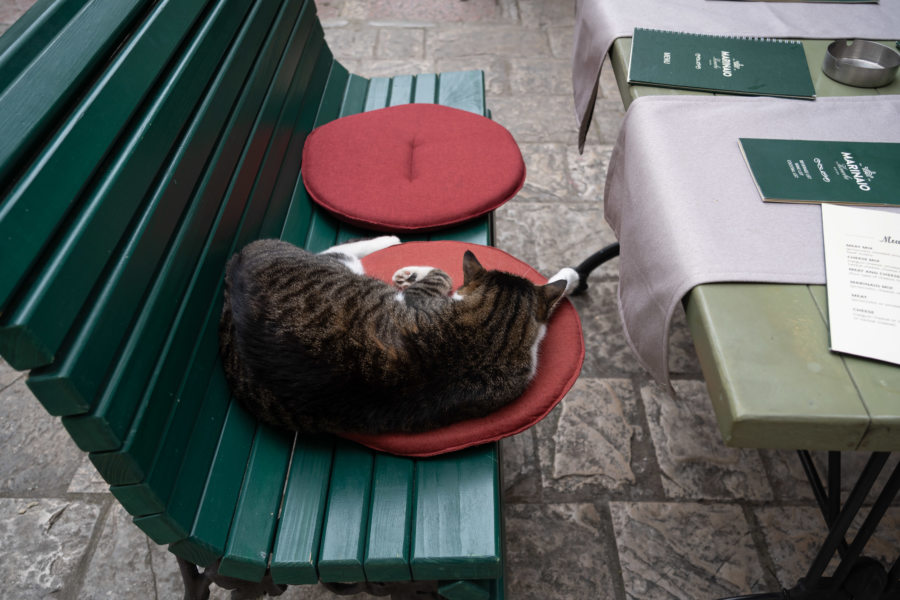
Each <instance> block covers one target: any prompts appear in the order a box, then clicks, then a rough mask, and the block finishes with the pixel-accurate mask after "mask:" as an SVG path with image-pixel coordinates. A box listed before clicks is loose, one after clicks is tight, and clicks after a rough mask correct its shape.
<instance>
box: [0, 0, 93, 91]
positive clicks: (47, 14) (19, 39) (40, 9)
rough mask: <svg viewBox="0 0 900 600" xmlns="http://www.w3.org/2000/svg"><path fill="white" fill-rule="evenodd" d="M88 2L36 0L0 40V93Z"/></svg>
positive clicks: (82, 0) (79, 0) (81, 0)
mask: <svg viewBox="0 0 900 600" xmlns="http://www.w3.org/2000/svg"><path fill="white" fill-rule="evenodd" d="M87 2H88V0H38V1H37V2H35V3H34V4H33V5H32V7H31V9H29V10H28V11H27V12H26V13H25V14H24V15H22V16H21V17H19V20H17V21H16V22H15V23H13V24H12V26H10V28H9V29H7V30H6V32H5V33H4V34H3V36H2V37H0V91H3V90H4V89H6V87H7V86H8V85H9V84H10V83H11V82H12V81H13V80H15V78H16V77H18V76H19V75H20V74H21V72H22V71H23V70H24V69H25V68H26V67H27V66H28V65H29V64H31V61H32V60H34V58H35V57H36V56H38V55H39V54H40V53H41V52H43V51H44V49H45V48H46V47H47V44H49V43H50V42H51V41H53V38H55V37H56V36H57V35H59V32H60V31H61V30H62V29H63V28H64V27H65V26H66V24H67V23H68V22H69V21H71V19H72V17H73V16H75V15H76V14H77V13H78V11H79V10H81V9H82V7H84V5H85V4H86V3H87Z"/></svg>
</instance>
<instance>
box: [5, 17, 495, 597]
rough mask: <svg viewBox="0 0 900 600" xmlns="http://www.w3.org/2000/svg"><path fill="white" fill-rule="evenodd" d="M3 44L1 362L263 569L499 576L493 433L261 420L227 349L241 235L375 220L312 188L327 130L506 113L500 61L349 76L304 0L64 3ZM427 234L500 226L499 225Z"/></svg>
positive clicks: (72, 424) (234, 566)
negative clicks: (454, 114) (385, 446)
mask: <svg viewBox="0 0 900 600" xmlns="http://www.w3.org/2000/svg"><path fill="white" fill-rule="evenodd" d="M0 51H2V52H3V54H2V55H0V130H2V131H4V135H3V136H2V137H0V190H2V200H0V257H2V260H0V269H2V270H0V354H2V355H3V356H4V357H5V359H6V360H7V361H8V362H9V363H10V364H12V365H13V366H14V367H16V368H18V369H31V374H30V377H29V379H28V385H29V387H30V388H31V389H32V391H33V392H34V393H35V395H36V396H37V398H38V399H39V400H40V402H41V403H42V404H43V405H44V407H45V408H46V409H47V411H48V412H50V413H51V414H53V415H57V416H61V417H62V422H63V424H64V426H65V428H66V429H67V430H68V432H69V433H70V434H71V436H72V439H73V440H74V441H75V442H76V444H78V446H79V447H80V448H81V449H83V450H85V451H87V452H89V453H90V458H91V460H92V462H93V464H94V465H95V466H96V467H97V469H98V471H99V472H100V473H101V475H102V476H103V477H104V478H105V479H106V481H107V482H109V483H110V485H111V491H112V493H113V494H114V495H115V496H116V498H117V499H118V500H119V501H120V502H121V504H122V505H123V506H124V507H125V508H126V509H127V510H128V511H129V513H130V514H132V515H134V517H135V522H136V523H137V524H138V525H139V526H140V527H141V528H142V529H143V530H144V531H145V532H147V534H148V535H150V537H151V538H152V539H153V540H154V541H156V542H157V543H160V544H171V546H170V549H171V550H172V551H173V552H174V553H175V554H177V555H179V556H182V557H184V558H187V559H188V560H191V561H192V562H194V563H196V564H200V565H207V564H210V563H212V562H214V561H215V560H217V559H220V558H221V559H222V563H221V565H220V568H219V572H220V573H221V574H223V575H232V576H236V577H241V578H244V579H249V580H259V579H260V578H261V577H262V576H263V574H264V573H265V571H266V568H267V566H268V565H269V563H270V559H271V570H272V574H273V576H274V577H275V579H276V581H278V582H283V583H312V582H314V581H316V580H317V579H318V578H321V579H322V580H325V581H360V580H365V579H369V580H377V581H391V580H408V579H410V578H416V579H446V578H452V579H459V578H463V579H496V578H498V577H499V576H500V568H501V566H500V563H499V556H500V548H499V546H500V515H499V497H498V488H499V482H498V480H497V478H498V472H497V449H496V445H490V446H485V447H482V448H476V449H473V450H469V451H467V452H462V453H456V454H453V455H449V456H445V457H439V458H435V459H428V460H418V461H416V460H411V459H402V458H397V457H391V456H386V455H380V454H377V453H373V452H371V451H369V450H366V449H363V448H360V447H358V446H356V445H353V444H350V443H347V442H342V441H338V442H335V440H334V439H332V438H330V437H322V438H314V439H295V438H294V436H291V435H287V434H285V433H282V432H277V431H274V430H272V429H269V428H267V427H263V426H259V425H257V423H256V422H255V420H254V419H253V418H251V417H250V416H248V415H247V414H246V413H245V412H244V411H243V409H242V408H241V407H240V406H239V405H238V404H237V403H235V402H234V401H232V400H231V398H230V395H229V391H228V388H227V386H226V384H225V380H224V377H223V374H222V371H221V366H220V364H219V361H218V344H217V324H218V317H219V313H220V310H221V301H222V289H221V287H222V274H223V269H224V265H225V262H226V261H227V259H228V257H229V256H230V255H231V254H232V253H233V252H234V251H235V250H237V249H239V248H240V247H241V246H243V245H244V244H246V243H247V242H249V241H251V240H253V239H257V238H260V237H278V236H280V237H281V238H283V239H286V240H288V241H291V242H293V243H295V244H298V245H301V246H305V247H306V248H308V249H310V250H313V251H318V250H322V249H324V248H327V247H328V246H331V245H333V244H334V243H336V242H342V241H345V240H347V239H350V238H355V237H364V236H367V235H371V234H370V233H368V232H365V231H362V230H359V229H356V228H353V227H349V226H346V225H343V224H340V223H338V222H337V221H335V220H334V219H333V218H331V217H330V216H328V215H326V214H324V213H323V212H321V211H320V210H318V209H317V208H316V207H315V206H314V205H312V204H311V203H310V201H309V198H308V197H307V195H306V191H305V189H304V187H303V184H302V182H301V180H300V177H299V171H300V160H301V150H302V147H303V142H304V140H305V138H306V135H307V134H308V133H309V132H310V131H311V130H312V129H313V128H314V127H316V126H318V125H321V124H323V123H326V122H328V121H330V120H333V119H335V118H338V117H340V116H344V115H348V114H353V113H357V112H360V111H364V110H372V109H375V108H380V107H384V106H388V105H395V104H403V103H408V102H438V103H441V104H445V105H449V106H454V107H457V108H462V109H466V110H470V111H473V112H476V113H479V114H485V107H484V87H483V86H484V84H483V76H482V75H481V73H480V72H466V73H447V74H443V75H440V76H437V75H419V76H403V77H394V78H375V79H372V80H367V79H364V78H361V77H358V76H355V75H350V74H349V73H348V72H347V71H346V70H345V69H344V68H343V67H342V66H341V65H340V64H339V63H337V62H336V61H335V60H334V59H333V57H332V55H331V52H330V51H329V49H328V47H327V45H326V44H325V41H324V35H323V31H322V28H321V25H320V23H319V21H318V18H317V17H316V14H315V6H314V4H313V3H312V2H311V1H306V2H303V1H295V0H285V1H282V0H259V1H257V2H252V3H248V2H246V1H241V0H159V1H157V2H150V1H147V0H95V1H87V0H56V1H51V0H43V1H41V2H39V3H38V4H37V5H36V7H35V9H33V10H32V11H30V12H29V13H28V14H27V15H26V17H25V18H23V19H22V20H21V21H20V22H19V23H17V24H16V25H15V26H14V27H13V28H11V29H10V30H9V31H8V32H7V34H6V35H4V36H3V37H2V38H0ZM430 237H435V238H440V239H457V240H462V241H469V242H474V243H481V244H488V243H490V242H491V241H492V235H491V227H490V221H489V219H482V220H479V221H477V222H474V223H470V224H467V225H464V226H461V227H457V228H455V229H452V230H447V231H443V232H440V233H439V234H434V235H433V236H428V235H423V236H419V237H418V238H416V239H430ZM408 239H412V238H411V237H410V238H408ZM444 559H447V560H444ZM448 562H449V563H453V562H456V563H457V565H456V566H455V567H454V569H453V570H452V571H451V570H448V567H447V564H448Z"/></svg>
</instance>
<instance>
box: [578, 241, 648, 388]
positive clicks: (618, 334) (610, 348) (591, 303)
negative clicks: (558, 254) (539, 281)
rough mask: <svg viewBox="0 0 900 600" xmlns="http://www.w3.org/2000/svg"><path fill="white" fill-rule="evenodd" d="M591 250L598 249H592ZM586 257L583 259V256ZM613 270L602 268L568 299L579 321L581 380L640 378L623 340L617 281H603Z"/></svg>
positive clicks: (641, 370)
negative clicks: (583, 349) (582, 349)
mask: <svg viewBox="0 0 900 600" xmlns="http://www.w3.org/2000/svg"><path fill="white" fill-rule="evenodd" d="M594 249H599V246H596V247H595V248H594ZM585 258H586V257H585ZM612 269H615V266H614V265H612V264H610V265H605V266H603V267H601V268H600V269H597V270H596V271H594V275H592V276H591V277H590V278H589V279H588V289H587V291H586V292H585V293H584V294H583V295H580V296H574V297H573V298H572V299H571V300H572V303H573V304H574V305H575V308H576V309H577V310H578V316H579V317H580V318H581V329H582V332H583V333H584V344H585V347H586V349H587V350H586V353H585V357H584V366H583V367H582V368H581V375H582V377H623V376H635V377H643V376H644V368H643V367H641V365H640V363H639V362H638V360H637V357H636V356H635V355H634V352H633V351H632V350H631V348H630V347H629V346H628V342H627V341H626V340H625V333H624V331H623V330H622V321H621V319H620V318H619V304H618V299H617V297H616V294H617V292H618V282H617V281H609V280H606V279H604V273H606V272H608V270H612Z"/></svg>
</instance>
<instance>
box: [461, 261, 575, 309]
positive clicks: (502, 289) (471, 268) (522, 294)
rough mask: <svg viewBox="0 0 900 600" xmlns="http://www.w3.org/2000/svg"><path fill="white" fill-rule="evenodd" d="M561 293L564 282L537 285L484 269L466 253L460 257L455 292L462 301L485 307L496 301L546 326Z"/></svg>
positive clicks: (514, 276) (505, 273) (503, 273)
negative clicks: (460, 279) (460, 281)
mask: <svg viewBox="0 0 900 600" xmlns="http://www.w3.org/2000/svg"><path fill="white" fill-rule="evenodd" d="M565 292H566V282H565V281H554V282H551V283H547V284H545V285H537V284H534V283H532V282H530V281H528V280H527V279H525V278H524V277H520V276H518V275H513V274H512V273H507V272H506V271H497V270H488V269H485V268H484V267H483V266H481V263H480V262H478V259H477V258H476V257H475V254H474V253H472V252H471V251H470V250H466V253H465V255H463V284H462V286H461V287H460V288H459V289H458V290H457V294H459V295H460V296H462V297H463V298H469V299H470V300H472V301H476V300H477V301H480V302H485V303H495V302H496V301H498V300H500V301H502V302H504V303H505V304H507V305H516V306H518V307H520V308H523V309H525V310H528V311H530V312H531V313H532V314H533V315H534V318H535V320H536V321H537V322H538V323H546V322H547V320H548V319H549V318H550V315H551V314H553V310H554V309H555V308H556V306H557V305H558V304H559V302H560V300H562V298H563V296H564V295H565Z"/></svg>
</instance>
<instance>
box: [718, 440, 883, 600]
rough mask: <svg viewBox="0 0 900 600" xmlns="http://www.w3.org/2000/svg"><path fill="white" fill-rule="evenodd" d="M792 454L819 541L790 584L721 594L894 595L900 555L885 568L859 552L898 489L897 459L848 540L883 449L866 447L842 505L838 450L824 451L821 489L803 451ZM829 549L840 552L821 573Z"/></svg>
mask: <svg viewBox="0 0 900 600" xmlns="http://www.w3.org/2000/svg"><path fill="white" fill-rule="evenodd" d="M798 454H799V456H800V462H801V463H802V465H803V469H804V471H806V475H807V479H808V480H809V483H810V485H811V486H812V489H813V494H814V495H815V498H816V502H817V503H818V504H819V508H820V509H821V511H822V515H823V517H824V518H825V522H826V524H827V525H828V535H827V536H826V538H825V541H824V542H823V543H822V547H821V548H820V549H819V552H818V553H817V555H816V557H815V559H814V560H813V563H812V565H811V566H810V568H809V571H808V572H807V574H806V576H805V577H804V578H803V579H801V580H800V582H799V583H798V584H797V585H796V586H794V587H793V588H791V589H790V590H782V591H781V592H771V593H764V594H750V595H746V596H735V597H732V598H727V599H724V598H723V599H722V600H900V557H898V558H897V559H896V560H895V561H894V564H893V566H892V567H891V569H890V571H886V570H885V568H884V566H883V565H882V564H881V563H880V562H878V561H877V560H875V559H873V558H870V557H867V556H861V554H862V550H863V549H864V548H865V546H866V543H867V542H868V541H869V539H870V538H871V537H872V534H873V533H874V532H875V529H876V528H877V526H878V523H879V522H880V521H881V519H882V518H883V517H884V514H885V512H886V511H887V509H888V507H889V506H890V505H891V503H892V502H893V501H894V498H896V497H897V494H898V492H900V464H898V465H897V466H896V467H895V468H894V470H893V472H892V473H891V476H890V477H889V478H888V481H887V482H886V483H885V485H884V487H883V488H882V489H881V491H880V492H879V493H878V497H877V499H876V500H875V504H873V505H872V508H871V509H870V510H869V513H868V515H867V516H866V518H865V521H864V522H863V524H862V526H861V527H860V529H859V531H858V532H857V534H856V536H855V537H854V538H853V541H852V542H851V543H850V544H849V545H848V544H847V542H846V539H845V536H846V534H847V530H848V529H849V527H850V524H851V523H852V522H853V519H854V518H855V517H856V515H857V514H858V513H859V510H860V508H862V505H863V503H864V502H865V500H866V497H867V496H868V494H869V492H870V491H871V490H872V487H873V486H874V485H875V480H876V479H877V478H878V474H879V473H880V472H881V469H882V468H883V467H884V464H885V463H886V462H887V459H888V456H889V453H887V452H873V453H872V455H871V456H870V457H869V460H868V462H867V463H866V466H865V468H864V469H863V471H862V473H861V474H860V476H859V478H858V479H857V481H856V483H855V484H854V486H853V489H852V490H851V491H850V494H849V496H847V501H846V502H845V503H844V505H843V506H841V501H840V477H841V468H840V452H830V453H829V456H828V482H827V484H828V487H827V489H826V487H825V486H824V485H823V484H822V480H821V478H820V477H819V474H818V471H817V470H816V467H815V465H814V464H813V461H812V458H811V457H810V455H809V452H807V451H799V452H798ZM835 552H837V553H838V554H839V555H840V556H841V562H840V564H839V565H838V567H837V569H836V570H835V571H834V574H832V575H831V576H830V577H825V576H824V573H825V569H826V568H827V566H828V563H829V562H830V561H831V559H832V557H833V556H834V553H835Z"/></svg>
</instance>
